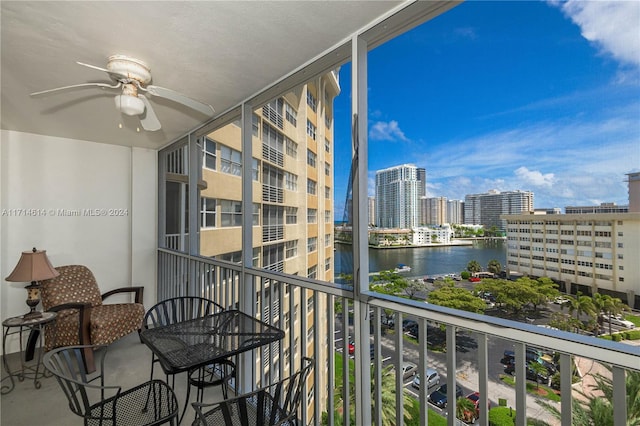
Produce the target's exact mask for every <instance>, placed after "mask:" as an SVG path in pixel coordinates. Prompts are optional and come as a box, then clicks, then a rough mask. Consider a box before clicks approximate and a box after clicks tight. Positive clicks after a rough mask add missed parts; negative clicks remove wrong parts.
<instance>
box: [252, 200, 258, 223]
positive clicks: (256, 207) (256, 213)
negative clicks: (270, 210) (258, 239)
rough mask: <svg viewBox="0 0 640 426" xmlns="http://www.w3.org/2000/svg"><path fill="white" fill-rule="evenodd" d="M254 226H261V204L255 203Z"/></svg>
mask: <svg viewBox="0 0 640 426" xmlns="http://www.w3.org/2000/svg"><path fill="white" fill-rule="evenodd" d="M252 224H253V226H260V204H258V203H253V219H252Z"/></svg>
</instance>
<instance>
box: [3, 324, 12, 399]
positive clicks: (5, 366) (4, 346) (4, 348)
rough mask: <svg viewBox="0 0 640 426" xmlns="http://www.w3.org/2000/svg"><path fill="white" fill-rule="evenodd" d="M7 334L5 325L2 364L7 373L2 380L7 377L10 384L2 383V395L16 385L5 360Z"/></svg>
mask: <svg viewBox="0 0 640 426" xmlns="http://www.w3.org/2000/svg"><path fill="white" fill-rule="evenodd" d="M8 334H9V328H8V327H7V328H5V329H4V333H3V336H2V364H3V365H4V371H5V372H6V373H7V375H6V376H5V377H3V378H2V381H3V382H4V381H5V380H7V379H8V380H10V381H11V385H2V387H1V388H0V394H2V395H6V394H8V393H9V392H11V391H12V390H13V388H15V387H16V383H15V381H14V380H13V376H14V374H13V373H12V372H11V369H10V368H9V362H8V361H7V352H6V347H7V335H8Z"/></svg>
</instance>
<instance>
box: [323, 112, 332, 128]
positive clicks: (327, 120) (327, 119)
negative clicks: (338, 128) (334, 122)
mask: <svg viewBox="0 0 640 426" xmlns="http://www.w3.org/2000/svg"><path fill="white" fill-rule="evenodd" d="M324 125H325V127H326V128H327V129H331V117H329V116H328V115H325V116H324Z"/></svg>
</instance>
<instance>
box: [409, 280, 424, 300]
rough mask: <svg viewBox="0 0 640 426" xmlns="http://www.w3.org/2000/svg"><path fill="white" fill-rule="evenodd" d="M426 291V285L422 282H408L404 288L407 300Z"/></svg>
mask: <svg viewBox="0 0 640 426" xmlns="http://www.w3.org/2000/svg"><path fill="white" fill-rule="evenodd" d="M426 290H427V285H426V284H425V283H424V281H422V280H410V281H408V282H407V286H406V287H405V288H404V292H405V293H407V296H409V299H413V298H414V297H415V295H416V294H418V293H420V292H424V291H426Z"/></svg>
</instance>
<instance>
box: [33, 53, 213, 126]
mask: <svg viewBox="0 0 640 426" xmlns="http://www.w3.org/2000/svg"><path fill="white" fill-rule="evenodd" d="M77 64H78V65H82V66H85V67H88V68H93V69H96V70H98V71H104V72H106V73H107V74H109V77H111V79H112V80H113V82H114V83H115V84H109V83H98V82H96V83H82V84H74V85H71V86H63V87H57V88H55V89H49V90H43V91H41V92H35V93H31V96H39V95H44V94H48V93H52V92H57V91H60V90H66V89H74V88H78V87H99V88H101V89H121V94H120V95H116V97H115V103H116V109H117V110H118V111H120V112H122V113H123V114H126V115H130V116H135V115H138V116H140V124H141V125H142V128H143V129H145V130H147V131H151V132H153V131H156V130H160V127H161V126H160V121H159V120H158V117H157V116H156V113H155V112H154V111H153V108H152V107H151V103H150V102H149V99H148V98H147V96H145V95H144V94H142V93H139V92H144V93H146V94H148V95H151V96H152V97H153V96H157V97H160V98H165V99H169V100H170V101H173V102H177V103H180V104H182V105H185V106H187V107H189V108H191V109H193V110H196V111H198V112H200V113H202V114H204V115H207V116H211V115H213V113H214V109H213V107H212V106H211V105H208V104H205V103H202V102H199V101H196V100H194V99H191V98H189V97H187V96H185V95H183V94H181V93H178V92H176V91H173V90H171V89H165V88H164V87H159V86H153V85H150V84H149V83H150V82H151V69H150V68H149V66H148V65H147V64H145V63H144V62H142V61H141V60H139V59H135V58H130V57H128V56H125V55H113V56H109V58H108V60H107V67H106V68H100V67H97V66H95V65H89V64H85V63H83V62H77Z"/></svg>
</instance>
